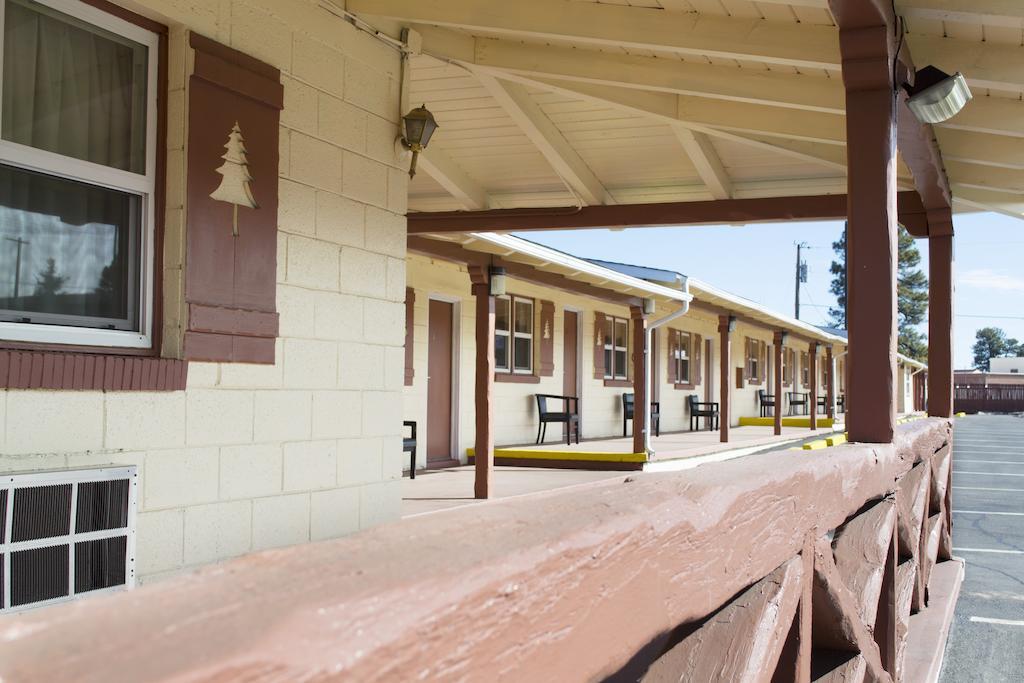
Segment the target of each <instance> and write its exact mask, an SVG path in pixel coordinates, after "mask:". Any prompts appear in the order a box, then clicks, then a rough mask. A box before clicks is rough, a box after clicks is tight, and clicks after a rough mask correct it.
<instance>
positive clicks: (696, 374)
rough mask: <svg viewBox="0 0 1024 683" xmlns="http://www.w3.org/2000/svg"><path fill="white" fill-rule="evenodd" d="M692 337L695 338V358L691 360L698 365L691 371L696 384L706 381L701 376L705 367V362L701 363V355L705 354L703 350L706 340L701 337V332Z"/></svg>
mask: <svg viewBox="0 0 1024 683" xmlns="http://www.w3.org/2000/svg"><path fill="white" fill-rule="evenodd" d="M690 339H692V340H693V360H692V361H690V362H691V364H696V367H694V368H693V371H692V372H691V376H692V377H693V384H694V386H696V385H698V384H700V383H701V382H703V381H704V380H703V377H702V376H701V370H702V368H703V364H702V363H701V357H702V355H703V354H702V353H701V350H702V349H703V344H704V342H703V340H702V339H701V338H700V335H699V334H696V335H693V336H691V337H690Z"/></svg>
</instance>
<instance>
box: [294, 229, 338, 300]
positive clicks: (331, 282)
mask: <svg viewBox="0 0 1024 683" xmlns="http://www.w3.org/2000/svg"><path fill="white" fill-rule="evenodd" d="M338 250H339V247H338V245H336V244H331V243H330V242H324V241H321V240H314V239H309V238H307V237H296V236H292V237H289V238H288V283H289V284H293V285H299V286H301V287H311V288H313V289H325V290H329V291H334V292H336V291H338Z"/></svg>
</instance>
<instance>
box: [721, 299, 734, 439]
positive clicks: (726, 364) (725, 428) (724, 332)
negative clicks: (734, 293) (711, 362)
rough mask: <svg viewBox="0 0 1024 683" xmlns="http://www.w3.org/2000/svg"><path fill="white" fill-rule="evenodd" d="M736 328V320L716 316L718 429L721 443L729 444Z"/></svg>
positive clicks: (727, 316) (726, 316) (730, 317)
mask: <svg viewBox="0 0 1024 683" xmlns="http://www.w3.org/2000/svg"><path fill="white" fill-rule="evenodd" d="M735 326H736V319H735V318H733V317H732V316H729V315H720V316H718V341H719V344H720V345H721V349H720V352H719V354H718V355H719V360H720V363H719V370H720V374H721V389H720V393H721V398H719V405H718V427H719V431H720V434H721V437H720V439H721V441H722V443H729V413H730V410H729V407H730V406H729V397H730V395H731V394H732V381H733V380H732V377H730V376H729V375H730V374H732V372H731V371H732V355H731V354H730V353H729V351H730V350H731V346H732V345H731V337H732V331H733V328H734V327H735Z"/></svg>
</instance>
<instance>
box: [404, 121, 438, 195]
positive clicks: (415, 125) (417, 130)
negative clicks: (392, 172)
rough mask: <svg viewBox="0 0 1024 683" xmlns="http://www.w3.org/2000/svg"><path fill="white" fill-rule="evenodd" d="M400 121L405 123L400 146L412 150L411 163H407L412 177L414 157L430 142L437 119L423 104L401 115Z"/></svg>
mask: <svg viewBox="0 0 1024 683" xmlns="http://www.w3.org/2000/svg"><path fill="white" fill-rule="evenodd" d="M402 121H403V122H404V123H405V137H403V138H402V146H403V147H405V148H406V149H408V150H412V163H410V164H409V177H410V178H412V177H413V176H414V175H416V157H417V156H419V153H420V152H422V151H423V150H425V149H426V148H427V145H428V144H429V143H430V137H431V136H432V135H433V134H434V131H435V130H437V121H436V120H434V115H433V114H431V113H430V110H429V109H427V105H425V104H424V105H421V106H419V107H416V108H415V109H413V110H412V111H411V112H409V113H408V114H406V115H405V116H403V117H402Z"/></svg>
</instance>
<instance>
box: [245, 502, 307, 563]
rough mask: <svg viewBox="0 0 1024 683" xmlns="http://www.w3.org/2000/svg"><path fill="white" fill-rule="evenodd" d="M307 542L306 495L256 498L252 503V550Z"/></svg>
mask: <svg viewBox="0 0 1024 683" xmlns="http://www.w3.org/2000/svg"><path fill="white" fill-rule="evenodd" d="M308 540H309V494H308V493H297V494H293V495H290V496H274V497H273V498H257V499H256V500H254V501H253V502H252V547H253V550H263V549H266V548H279V547H281V546H286V545H294V544H296V543H305V542H306V541H308Z"/></svg>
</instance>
